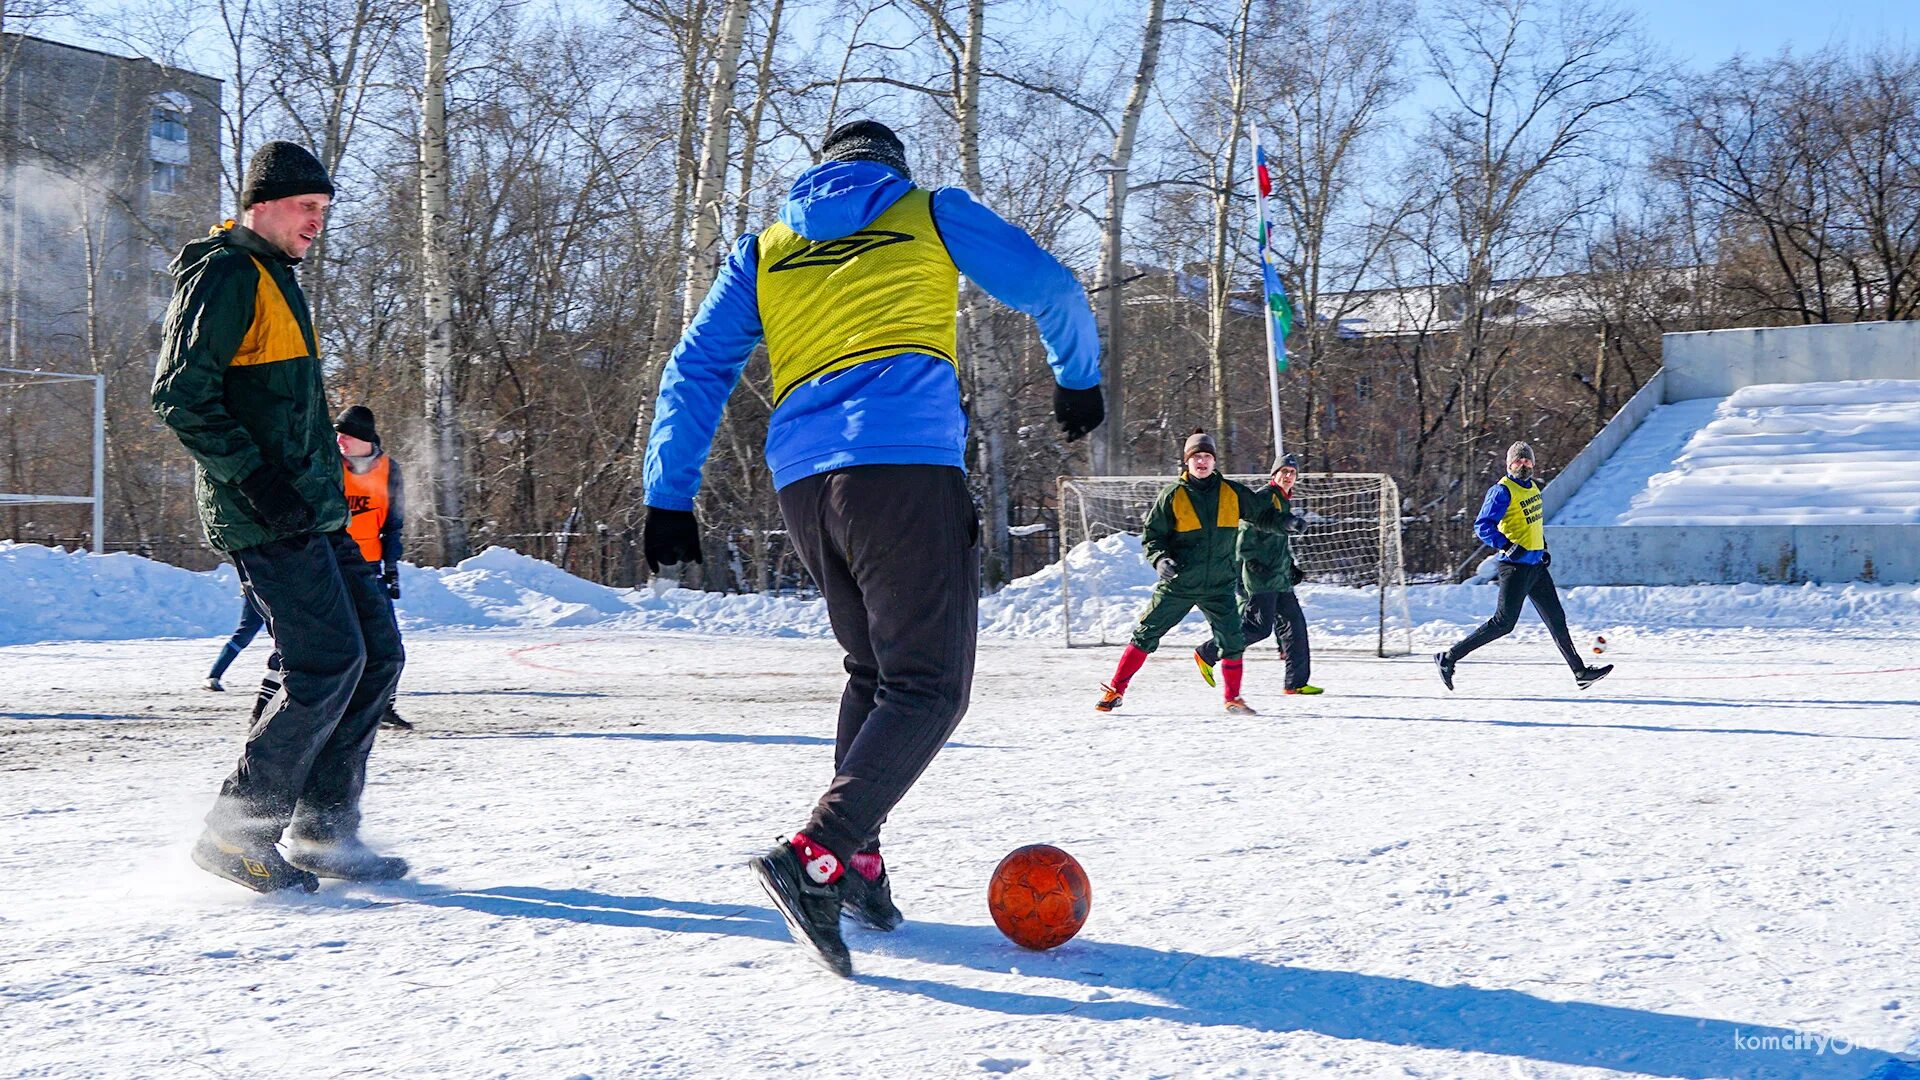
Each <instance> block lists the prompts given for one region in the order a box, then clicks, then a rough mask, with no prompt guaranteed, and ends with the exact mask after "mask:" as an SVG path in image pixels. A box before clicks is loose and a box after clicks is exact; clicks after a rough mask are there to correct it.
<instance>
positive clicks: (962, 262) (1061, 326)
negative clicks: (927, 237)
mask: <svg viewBox="0 0 1920 1080" xmlns="http://www.w3.org/2000/svg"><path fill="white" fill-rule="evenodd" d="M933 223H934V225H936V226H937V227H938V228H939V229H940V240H941V242H942V243H944V244H945V245H946V247H947V254H948V255H950V256H952V257H953V265H954V266H956V267H958V268H959V269H960V273H962V274H964V275H965V276H966V278H967V280H968V281H971V282H973V283H974V284H975V285H978V286H980V287H981V288H982V289H985V290H986V291H987V295H988V296H991V297H993V298H994V299H995V300H998V301H1000V302H1001V303H1003V304H1005V305H1007V306H1008V307H1010V308H1012V309H1014V310H1015V311H1019V312H1022V313H1024V314H1026V315H1030V316H1032V318H1033V321H1034V322H1035V323H1036V324H1038V325H1039V327H1040V340H1041V341H1042V342H1043V343H1044V344H1045V345H1046V347H1047V364H1048V366H1050V367H1052V368H1053V379H1054V381H1055V382H1057V383H1059V384H1060V385H1061V386H1064V387H1066V388H1067V389H1069V390H1085V389H1087V388H1088V387H1092V386H1098V385H1100V331H1099V328H1098V327H1096V326H1095V325H1094V321H1093V309H1092V308H1090V307H1088V306H1087V292H1086V290H1085V289H1082V288H1081V287H1080V281H1079V279H1077V278H1075V277H1074V276H1073V271H1071V270H1069V269H1067V268H1066V267H1064V266H1062V265H1060V260H1058V259H1056V258H1054V257H1053V256H1051V255H1049V254H1047V253H1046V252H1045V251H1044V250H1042V249H1041V247H1040V245H1039V244H1036V243H1034V241H1033V237H1031V236H1028V235H1027V234H1026V231H1025V230H1023V229H1021V228H1019V227H1018V226H1015V225H1012V224H1009V223H1008V222H1007V220H1006V219H1005V218H1002V217H1001V216H1000V215H999V214H996V213H994V212H993V211H992V210H989V209H987V208H986V207H985V206H982V205H981V204H980V203H979V202H978V201H976V200H975V199H974V197H973V196H972V195H971V194H969V193H968V192H967V190H966V189H965V188H941V189H940V190H938V191H936V192H934V193H933Z"/></svg>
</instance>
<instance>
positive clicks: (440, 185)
mask: <svg viewBox="0 0 1920 1080" xmlns="http://www.w3.org/2000/svg"><path fill="white" fill-rule="evenodd" d="M452 22H453V19H452V14H451V12H450V11H449V10H448V7H447V0H422V18H421V25H422V29H423V30H424V33H425V38H426V61H427V65H426V82H425V85H424V86H423V88H422V90H423V92H422V94H421V117H420V249H421V250H420V254H421V259H420V263H421V267H422V269H423V274H422V277H423V279H424V280H423V281H422V282H421V295H422V296H423V298H424V300H425V309H426V342H425V348H424V350H423V353H422V356H421V364H420V367H421V378H422V382H423V383H424V387H423V389H424V390H425V404H426V422H427V439H426V441H425V443H423V444H422V445H423V446H424V447H425V449H426V458H427V482H428V485H429V486H430V487H431V488H432V501H433V509H434V518H435V521H436V523H437V524H438V526H439V530H440V558H441V560H442V561H443V562H446V563H456V562H459V561H460V560H461V559H464V558H466V557H467V555H468V554H469V552H468V548H467V520H466V505H465V501H466V500H465V494H466V478H465V476H464V475H463V469H462V466H461V461H460V415H459V404H458V401H457V400H456V393H455V387H454V371H453V279H452V276H451V273H450V270H449V265H448V246H449V244H448V236H447V232H448V229H447V195H448V189H449V187H450V185H449V177H448V175H447V169H448V162H447V53H448V51H449V48H450V41H451V38H452Z"/></svg>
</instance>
